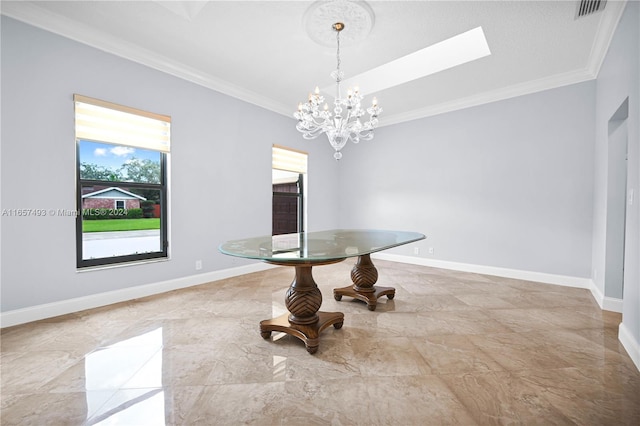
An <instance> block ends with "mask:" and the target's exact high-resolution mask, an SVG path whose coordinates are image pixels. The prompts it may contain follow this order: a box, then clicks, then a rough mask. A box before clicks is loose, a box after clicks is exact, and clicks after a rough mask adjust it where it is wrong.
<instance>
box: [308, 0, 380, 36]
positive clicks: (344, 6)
mask: <svg viewBox="0 0 640 426" xmlns="http://www.w3.org/2000/svg"><path fill="white" fill-rule="evenodd" d="M336 22H344V24H345V28H344V30H343V31H342V32H341V33H340V43H342V45H343V46H351V45H354V44H357V43H358V42H360V41H362V40H364V39H365V38H366V37H367V36H368V35H369V33H370V32H371V29H372V28H373V24H374V22H375V17H374V14H373V10H372V9H371V7H369V5H368V4H367V3H365V2H363V1H352V0H330V1H326V0H325V1H317V2H315V3H313V4H312V5H311V6H310V7H309V9H307V11H306V12H305V14H304V17H303V20H302V24H303V26H304V28H305V29H306V31H307V34H308V35H309V37H310V38H311V40H313V41H315V42H316V43H318V44H320V45H322V46H326V47H333V46H335V35H334V34H332V33H331V31H327V28H331V26H332V25H333V24H335V23H336Z"/></svg>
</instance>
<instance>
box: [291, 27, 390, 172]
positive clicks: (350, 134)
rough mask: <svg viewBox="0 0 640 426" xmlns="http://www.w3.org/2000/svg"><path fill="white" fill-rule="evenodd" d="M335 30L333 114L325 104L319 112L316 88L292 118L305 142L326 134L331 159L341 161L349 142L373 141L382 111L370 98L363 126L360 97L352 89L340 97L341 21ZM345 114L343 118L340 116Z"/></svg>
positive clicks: (319, 101) (321, 102) (356, 91)
mask: <svg viewBox="0 0 640 426" xmlns="http://www.w3.org/2000/svg"><path fill="white" fill-rule="evenodd" d="M332 27H333V29H334V30H335V31H336V39H337V44H338V49H337V55H336V56H337V60H338V66H337V68H336V70H335V71H333V72H332V73H331V77H332V78H333V79H335V81H336V99H335V101H334V102H333V104H334V105H335V107H334V108H333V115H332V114H331V112H330V111H329V105H328V104H326V103H325V104H324V109H322V110H321V109H320V108H321V105H322V104H323V103H324V96H322V95H321V94H320V89H319V88H318V87H316V90H315V92H314V93H310V94H309V100H308V101H307V102H305V103H300V104H298V111H296V112H295V113H294V114H293V116H294V117H295V118H297V119H298V124H296V129H298V130H299V131H300V132H302V137H303V138H305V139H315V138H317V137H318V136H319V135H320V134H322V133H326V134H327V137H328V138H329V143H330V144H331V146H332V147H333V149H335V151H336V152H335V153H334V154H333V157H334V158H335V159H336V160H339V159H341V158H342V153H341V152H340V150H341V149H342V148H344V146H345V145H346V143H347V141H348V140H349V139H351V141H352V142H353V143H358V142H360V141H361V140H364V141H368V140H370V139H371V138H373V129H374V128H375V127H376V126H377V125H378V114H380V113H381V112H382V108H380V107H379V106H378V101H377V100H376V98H373V104H372V105H371V107H369V108H367V112H368V113H369V120H367V121H365V122H364V123H362V122H361V121H360V117H362V116H363V115H364V111H363V110H362V108H361V107H360V101H362V99H363V96H362V95H361V94H360V92H359V91H358V88H357V87H356V88H354V89H353V90H351V88H349V90H348V91H347V97H346V98H344V99H343V98H342V97H341V93H340V82H341V81H342V79H343V77H344V75H343V73H342V71H341V70H340V31H342V30H343V29H344V24H343V23H342V22H336V23H335V24H333V26H332ZM343 114H344V115H343Z"/></svg>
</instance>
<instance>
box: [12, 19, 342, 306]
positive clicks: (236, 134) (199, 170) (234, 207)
mask: <svg viewBox="0 0 640 426" xmlns="http://www.w3.org/2000/svg"><path fill="white" fill-rule="evenodd" d="M74 93H79V94H83V95H87V96H91V97H95V98H100V99H104V100H107V101H111V102H115V103H119V104H124V105H129V106H132V107H135V108H140V109H143V110H148V111H153V112H157V113H162V114H168V115H170V116H171V117H172V152H171V159H170V162H171V182H170V197H171V205H170V208H171V211H170V220H171V223H170V232H171V234H170V250H171V260H170V261H168V262H159V263H151V264H145V265H136V266H128V267H124V268H113V269H106V270H94V271H89V272H81V273H78V272H76V268H75V220H74V218H71V217H51V216H49V217H6V216H5V217H2V249H1V255H2V259H1V263H2V272H1V274H2V275H1V279H2V294H1V295H2V306H1V309H2V311H3V312H6V311H9V310H15V309H19V308H23V307H29V306H36V305H40V304H45V303H50V302H56V301H61V300H67V299H72V298H76V297H82V296H87V295H93V294H98V293H102V292H108V291H112V290H119V289H124V288H128V287H134V286H139V285H143V284H150V283H156V282H161V281H165V280H171V279H176V278H181V277H185V276H190V275H194V274H196V271H195V260H197V259H201V260H202V262H203V269H202V270H201V271H198V273H206V272H208V271H215V270H220V269H225V268H230V267H233V266H238V265H240V264H243V263H244V261H242V260H241V259H236V258H231V257H228V256H223V255H221V254H219V253H218V250H217V247H218V245H219V244H220V243H222V242H224V241H225V240H227V239H233V238H241V237H246V236H251V235H260V234H269V233H270V232H271V214H270V209H271V145H272V144H274V143H276V144H280V145H285V146H290V147H292V148H297V149H302V150H306V151H308V152H309V155H310V160H309V163H310V164H309V174H310V177H309V181H310V184H309V229H310V230H313V229H316V230H317V229H323V228H331V227H334V226H335V225H336V223H337V216H336V212H335V210H334V209H333V206H334V205H335V203H336V194H335V192H334V191H333V190H329V188H336V187H337V177H336V173H335V167H336V165H335V164H334V163H333V158H332V157H331V151H330V150H329V149H328V148H327V147H326V146H324V145H321V144H314V143H309V142H308V141H304V140H303V139H302V138H301V137H300V135H299V133H298V132H297V131H296V130H295V127H294V124H295V122H294V120H293V119H289V118H287V117H284V116H281V115H279V114H275V113H272V112H269V111H266V110H264V109H261V108H258V107H256V106H253V105H250V104H247V103H245V102H241V101H239V100H236V99H233V98H230V97H228V96H224V95H222V94H220V93H218V92H215V91H212V90H209V89H206V88H203V87H201V86H198V85H195V84H192V83H189V82H186V81H184V80H181V79H178V78H175V77H172V76H169V75H167V74H164V73H161V72H158V71H155V70H152V69H150V68H148V67H145V66H142V65H139V64H136V63H133V62H131V61H128V60H124V59H121V58H118V57H116V56H113V55H110V54H107V53H104V52H102V51H99V50H97V49H94V48H91V47H88V46H85V45H82V44H79V43H77V42H74V41H71V40H68V39H65V38H62V37H59V36H56V35H53V34H51V33H48V32H45V31H42V30H39V29H36V28H34V27H31V26H28V25H25V24H22V23H20V22H18V21H15V20H12V19H9V18H6V17H4V16H3V17H2V134H1V136H2V157H1V161H2V163H1V164H2V170H1V178H2V200H1V204H2V205H1V207H2V208H3V209H16V208H42V209H70V210H72V209H75V142H74V130H73V129H74V118H73V102H72V96H73V94H74ZM293 109H295V108H294V107H292V111H293Z"/></svg>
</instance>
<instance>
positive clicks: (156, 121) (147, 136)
mask: <svg viewBox="0 0 640 426" xmlns="http://www.w3.org/2000/svg"><path fill="white" fill-rule="evenodd" d="M73 101H74V103H75V118H76V139H84V140H90V141H98V142H108V143H113V144H121V145H128V146H133V147H137V148H143V149H152V150H154V151H161V152H169V151H170V141H171V117H169V116H167V115H161V114H155V113H152V112H147V111H142V110H138V109H135V108H130V107H126V106H123V105H117V104H113V103H110V102H105V101H101V100H99V99H93V98H89V97H87V96H82V95H73Z"/></svg>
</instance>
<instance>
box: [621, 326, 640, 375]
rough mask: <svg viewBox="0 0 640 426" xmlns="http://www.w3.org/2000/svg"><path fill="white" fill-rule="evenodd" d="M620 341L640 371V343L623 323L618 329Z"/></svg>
mask: <svg viewBox="0 0 640 426" xmlns="http://www.w3.org/2000/svg"><path fill="white" fill-rule="evenodd" d="M618 340H619V341H620V343H622V346H624V348H625V350H626V351H627V353H628V354H629V358H631V360H632V361H633V363H634V364H635V365H636V368H638V370H640V343H639V342H638V341H637V340H636V339H634V338H633V335H632V334H631V333H630V332H629V329H628V328H627V326H626V325H625V323H624V318H623V322H622V323H621V324H620V326H619V327H618Z"/></svg>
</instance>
